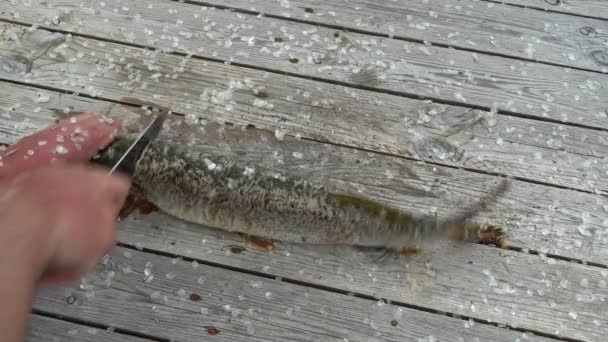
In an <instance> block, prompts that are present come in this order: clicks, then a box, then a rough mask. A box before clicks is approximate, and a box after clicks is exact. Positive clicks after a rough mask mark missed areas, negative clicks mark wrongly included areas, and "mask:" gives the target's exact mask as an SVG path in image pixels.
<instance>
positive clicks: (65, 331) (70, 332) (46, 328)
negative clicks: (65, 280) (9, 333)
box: [25, 315, 153, 342]
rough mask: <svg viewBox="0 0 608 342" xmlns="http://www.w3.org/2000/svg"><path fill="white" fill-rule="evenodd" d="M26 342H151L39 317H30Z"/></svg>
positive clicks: (93, 327)
mask: <svg viewBox="0 0 608 342" xmlns="http://www.w3.org/2000/svg"><path fill="white" fill-rule="evenodd" d="M25 340H26V341H27V342H48V341H53V342H70V341H82V342H101V341H104V342H105V341H107V342H119V341H120V342H122V341H128V342H150V341H153V340H150V339H146V338H141V337H135V336H131V335H127V334H123V333H117V332H116V329H114V328H111V327H108V328H105V327H104V328H102V327H99V326H98V325H95V326H87V325H84V324H77V323H71V322H66V321H64V320H60V319H56V318H50V317H45V316H40V315H32V317H31V319H30V329H29V331H28V335H27V336H26V339H25Z"/></svg>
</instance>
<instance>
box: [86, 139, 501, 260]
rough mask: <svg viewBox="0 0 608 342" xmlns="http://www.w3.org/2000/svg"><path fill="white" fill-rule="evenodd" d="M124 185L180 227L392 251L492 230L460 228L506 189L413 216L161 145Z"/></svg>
mask: <svg viewBox="0 0 608 342" xmlns="http://www.w3.org/2000/svg"><path fill="white" fill-rule="evenodd" d="M134 139H135V138H134V137H130V136H128V137H121V138H118V139H117V140H115V141H114V142H113V143H112V144H111V145H110V146H109V147H108V148H107V149H106V150H104V151H103V152H102V153H101V155H100V158H99V159H98V160H97V162H98V163H102V164H104V165H113V164H114V163H115V162H116V161H117V160H118V159H119V158H120V157H121V156H122V155H123V154H124V153H125V151H126V150H127V148H128V147H129V146H130V145H131V144H132V143H133V141H134ZM132 183H133V188H134V190H135V192H136V193H138V194H139V195H140V196H143V197H144V198H145V199H146V200H147V201H149V202H151V203H153V204H154V205H156V206H157V207H158V208H159V209H160V210H162V211H164V212H166V213H167V214H169V215H172V216H174V217H177V218H179V219H182V220H184V221H188V222H192V223H196V224H201V225H206V226H209V227H213V228H218V229H223V230H227V231H230V232H238V233H243V234H246V235H250V236H254V237H258V238H263V239H269V240H279V241H285V242H295V243H309V244H345V245H354V246H363V247H382V248H386V249H394V250H401V249H403V248H414V247H415V246H418V245H419V243H421V242H424V241H427V240H431V239H444V238H451V239H458V240H475V239H477V238H479V237H480V236H481V235H480V234H482V233H483V232H484V231H487V230H488V229H494V228H493V227H491V226H490V227H485V226H480V225H479V224H476V223H471V222H468V221H469V220H470V219H471V218H472V217H474V216H475V215H476V214H477V213H478V212H479V211H480V210H481V208H482V206H483V205H484V204H487V202H490V201H492V200H493V199H495V198H496V197H497V196H499V195H501V194H503V193H504V192H505V191H506V190H507V188H508V185H509V182H508V181H507V180H504V181H503V182H502V184H501V185H499V186H498V188H497V189H496V191H495V193H494V194H492V195H491V196H488V198H485V199H481V200H480V201H478V202H476V203H474V204H472V205H471V206H469V207H468V208H466V209H465V210H464V213H462V214H459V215H456V216H455V217H451V218H444V219H442V218H438V217H431V216H416V215H414V214H412V213H407V212H404V211H399V210H397V209H393V208H390V207H387V206H384V205H382V204H380V203H377V202H374V201H371V200H367V199H365V198H360V197H355V196H350V195H345V194H340V193H338V192H335V191H330V190H328V189H326V188H324V187H320V186H316V185H313V184H312V183H311V182H309V181H307V180H305V179H301V178H284V177H279V176H277V175H276V173H275V172H271V171H270V170H266V169H261V168H255V169H252V168H250V165H244V164H240V163H239V162H238V161H236V160H232V159H227V158H226V157H222V156H212V155H201V154H193V153H188V151H186V150H185V148H183V147H181V146H178V145H173V144H169V143H167V142H166V141H162V140H155V141H153V142H152V143H150V144H149V145H148V146H147V147H146V148H145V150H144V151H143V154H141V156H140V158H139V160H138V161H137V163H136V166H135V172H134V174H133V175H132ZM496 231H497V232H500V230H496Z"/></svg>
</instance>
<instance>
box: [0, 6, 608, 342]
mask: <svg viewBox="0 0 608 342" xmlns="http://www.w3.org/2000/svg"><path fill="white" fill-rule="evenodd" d="M505 2H507V3H508V4H498V3H496V2H492V1H459V2H457V3H456V2H449V1H440V0H429V1H387V2H382V3H376V2H371V1H363V0H349V1H338V0H332V1H323V2H321V1H301V0H294V1H270V0H255V1H246V0H227V1H222V2H219V1H217V2H216V1H214V0H209V1H205V2H202V1H198V0H197V1H190V2H187V3H184V2H173V1H165V0H152V1H149V2H146V4H145V5H144V4H143V3H142V2H139V1H134V0H124V1H116V0H107V1H104V2H80V1H70V2H69V1H56V0H52V1H38V0H33V1H27V2H13V1H8V0H5V1H0V20H4V21H6V22H5V23H3V24H1V26H0V79H1V81H0V143H2V144H11V143H14V142H15V141H17V140H18V139H20V138H21V137H23V136H25V135H28V134H31V133H33V132H35V131H37V130H38V129H40V128H42V127H44V126H46V125H49V124H51V123H52V122H53V121H54V120H56V119H57V118H60V117H65V116H69V115H72V114H74V113H76V112H79V111H84V110H86V111H94V112H99V113H103V114H106V115H109V116H112V117H116V118H120V119H121V120H123V121H124V123H125V125H126V126H127V127H128V128H129V129H137V128H140V127H142V125H144V124H145V123H146V122H147V120H148V118H149V117H148V116H147V115H145V114H144V112H143V110H141V109H140V108H139V106H140V105H141V104H142V103H143V102H154V103H156V104H159V105H162V106H166V107H170V108H171V109H173V110H174V111H175V112H176V113H177V114H176V115H174V116H173V117H172V118H171V120H170V122H169V123H168V124H167V126H166V130H165V131H164V132H163V135H162V139H165V141H167V143H175V144H181V145H183V146H187V148H188V149H190V150H191V152H192V153H214V154H221V155H225V156H230V157H232V158H237V159H239V160H242V161H244V162H247V163H252V164H256V165H258V164H259V165H264V166H266V167H269V168H272V169H275V170H277V171H279V172H281V173H284V174H294V175H299V176H304V177H309V178H311V179H313V180H314V181H315V182H318V183H321V184H324V185H331V186H333V187H336V188H337V189H340V190H341V191H344V192H352V193H359V194H363V195H365V196H367V197H369V198H372V199H374V200H377V201H380V202H382V203H386V204H389V205H392V206H395V207H398V208H401V209H403V210H411V211H416V212H421V213H431V212H436V213H437V215H450V214H451V213H454V212H455V211H457V210H458V208H460V207H462V206H463V204H464V203H471V202H473V201H475V200H476V199H478V198H479V197H480V196H482V195H483V194H485V193H487V192H488V191H490V190H491V189H492V188H493V187H494V186H496V184H497V181H498V179H497V177H496V176H495V174H502V175H509V176H513V177H515V180H514V181H513V187H512V189H511V191H510V192H509V193H507V194H506V195H505V196H504V198H501V199H499V201H498V203H497V204H496V206H495V207H493V208H489V209H488V210H486V211H485V212H483V213H482V215H481V218H480V219H481V220H483V221H487V222H491V223H493V224H496V225H499V226H501V227H504V228H505V229H506V230H507V232H508V243H509V244H508V249H498V248H494V247H491V246H485V245H479V244H463V243H450V242H441V241H439V242H434V243H429V244H428V245H426V246H424V248H423V252H422V254H420V255H418V256H412V257H401V258H395V257H390V256H389V257H385V258H382V256H383V252H382V251H379V250H366V249H355V248H347V247H334V246H327V247H319V246H309V245H295V244H285V243H281V242H277V243H276V246H277V250H276V251H274V252H271V253H269V252H266V251H263V250H260V248H259V247H256V246H255V245H254V244H252V242H251V241H249V240H248V239H247V238H245V237H242V236H240V235H236V234H228V233H225V232H223V231H221V230H217V229H211V228H207V227H202V226H197V225H194V224H188V223H185V222H182V221H179V220H177V219H174V218H171V217H169V216H167V215H165V214H163V213H160V212H153V213H151V214H147V215H141V214H133V215H131V216H130V217H128V218H127V219H125V220H123V221H122V222H121V223H120V230H119V241H120V246H119V247H117V248H115V249H114V250H113V251H112V252H111V253H110V256H109V257H108V258H106V259H104V260H103V261H102V262H101V263H100V265H99V267H98V270H97V271H96V272H94V273H93V274H91V275H89V276H87V277H86V278H85V279H83V281H82V282H80V283H77V284H73V285H72V286H68V287H66V288H50V289H43V290H42V292H41V293H40V294H39V295H38V296H37V298H36V302H35V305H34V309H35V311H34V312H35V314H34V316H32V321H31V328H30V336H29V337H28V338H30V339H29V340H32V341H42V340H53V339H56V340H62V341H63V340H65V341H71V340H79V341H80V340H85V341H97V340H129V341H130V340H133V341H144V340H156V341H169V340H171V341H195V340H196V341H199V340H201V339H202V340H212V339H216V340H220V341H284V340H296V341H603V339H605V336H607V334H608V315H607V314H606V313H605V311H606V310H605V303H606V301H607V300H608V285H607V282H608V264H607V263H606V261H605V260H606V257H608V220H606V214H607V213H608V200H607V199H606V197H605V196H606V192H607V189H608V187H607V184H606V181H605V179H606V176H607V175H608V168H607V165H606V149H607V148H608V147H607V145H608V134H607V133H606V128H608V107H607V105H606V104H607V102H606V101H605V100H604V99H606V98H608V96H607V95H608V75H607V74H606V71H607V70H606V66H604V65H603V64H602V63H601V61H602V60H603V59H602V58H603V57H602V56H603V55H602V54H604V53H606V54H608V52H607V50H606V45H605V44H606V29H605V27H606V23H608V21H606V20H604V19H605V17H606V16H605V15H604V14H603V13H602V9H603V7H602V6H604V4H603V3H601V2H594V1H591V2H589V3H588V4H589V6H585V3H584V2H581V1H576V0H570V1H562V2H563V3H564V4H563V5H561V6H559V8H558V9H555V8H552V9H549V10H548V11H543V10H540V8H543V7H544V5H542V4H541V5H538V3H545V2H543V1H540V0H538V1H536V0H529V1H528V0H521V1H519V0H510V1H505ZM524 6H528V7H533V8H523V7H524ZM225 8H229V9H230V11H225V10H224V9H225ZM259 12H263V13H264V15H263V16H260V15H259ZM593 12H595V14H592V15H590V14H589V13H593ZM410 16H411V17H410ZM404 18H405V19H404ZM34 24H35V25H39V26H41V27H42V28H44V29H46V30H50V31H43V30H39V29H38V30H37V29H36V27H33V28H32V25H34ZM582 28H584V29H583V30H581V29H582ZM591 28H592V29H591ZM56 30H59V31H58V32H54V31H56ZM488 30H491V33H488ZM53 32H54V33H53ZM456 33H458V34H456ZM490 36H491V37H492V38H490ZM423 41H426V42H430V43H432V44H433V45H430V44H424V43H423ZM530 44H531V45H530ZM151 49H162V50H164V51H165V53H161V52H160V51H153V50H151ZM594 51H599V52H597V53H595V52H594ZM188 54H191V55H192V58H190V55H188ZM598 56H599V57H598ZM594 58H595V59H594ZM533 61H536V62H533ZM598 61H600V63H598ZM607 64H608V63H607ZM419 97H424V98H419ZM510 101H511V103H510ZM194 118H196V119H197V120H202V122H200V123H196V124H192V123H191V121H192V120H194ZM223 123H226V124H223ZM248 125H249V126H248ZM283 133H286V134H287V135H286V136H285V137H284V138H282V139H280V140H279V139H277V138H276V136H279V137H280V136H282V135H283ZM178 257H179V258H180V259H176V258H178ZM148 263H149V265H151V266H150V267H151V268H150V270H151V271H145V269H146V268H147V266H146V264H148ZM149 272H151V274H152V275H153V277H154V278H153V279H150V277H149V274H148V273H149ZM146 274H148V275H146ZM192 293H195V294H196V296H194V297H191V295H192ZM199 296H200V298H199ZM199 299H200V300H199ZM38 314H41V315H43V316H40V315H38ZM108 328H110V330H115V332H114V333H112V334H110V335H108V336H106V335H105V334H107V329H108ZM94 329H97V330H94ZM92 332H96V333H92ZM100 334H101V335H100ZM535 335H537V336H535Z"/></svg>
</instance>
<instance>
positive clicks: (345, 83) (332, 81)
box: [0, 0, 608, 132]
mask: <svg viewBox="0 0 608 342" xmlns="http://www.w3.org/2000/svg"><path fill="white" fill-rule="evenodd" d="M163 1H168V2H175V3H186V4H187V5H190V6H199V7H200V6H201V3H200V2H198V1H180V0H163ZM218 6H219V7H218ZM204 7H209V8H217V9H223V7H222V6H220V5H211V4H209V5H208V6H207V5H205V6H204ZM243 11H244V12H242V13H243V14H248V15H254V14H256V13H258V12H253V11H247V10H243ZM234 12H236V13H241V12H239V11H236V10H235V11H234ZM264 16H266V17H268V18H272V19H278V20H290V21H293V22H296V23H301V24H306V25H315V26H319V27H325V28H333V29H339V30H344V28H342V27H335V26H332V25H329V24H319V23H316V22H306V21H305V20H304V21H303V22H300V21H297V19H294V18H285V17H281V16H270V15H267V14H265V15H264ZM0 22H5V23H10V24H15V25H19V26H24V27H31V25H32V23H29V22H24V21H20V20H13V19H8V18H0ZM40 27H41V28H43V29H45V30H48V31H50V32H57V33H62V34H70V35H73V36H78V37H83V38H87V39H92V40H97V41H103V42H108V43H112V44H119V45H123V46H129V47H133V48H138V49H145V50H149V51H163V52H164V53H167V54H170V55H174V56H180V57H186V56H187V53H185V52H179V51H165V49H163V48H157V47H152V46H149V45H142V44H137V43H133V42H126V41H123V40H116V39H112V38H107V37H103V36H100V35H93V34H91V33H80V32H74V31H70V30H63V29H61V28H54V27H50V26H47V25H43V26H40ZM346 31H349V32H354V33H360V34H371V33H368V32H357V31H356V30H346ZM376 36H379V37H380V36H381V37H384V38H388V36H386V35H380V34H378V33H376ZM412 42H415V43H416V44H419V45H421V46H424V43H423V41H421V40H412ZM433 46H435V47H439V48H446V47H445V46H440V45H438V44H433ZM447 49H448V50H450V49H455V48H454V47H451V46H448V47H447ZM170 50H173V49H170ZM455 50H456V49H455ZM476 52H479V53H481V54H486V55H488V56H494V55H493V54H492V52H487V51H476ZM496 57H501V58H508V59H510V60H514V61H526V62H529V63H533V64H537V65H543V64H544V65H550V64H547V63H543V62H540V61H537V60H525V59H521V58H515V57H511V56H496ZM191 58H194V59H199V60H204V61H209V62H214V63H222V64H225V63H226V62H227V60H225V59H221V58H214V57H210V56H203V55H200V54H193V55H192V56H191ZM230 64H231V65H234V66H237V67H243V68H248V69H251V70H257V71H264V72H269V73H273V74H277V75H287V76H291V77H297V78H301V79H306V80H312V81H318V82H323V83H327V84H332V85H339V86H345V87H349V88H353V89H360V90H367V91H373V92H377V93H383V94H390V95H396V96H401V97H405V98H410V99H419V100H425V99H428V100H431V101H433V102H436V103H438V104H445V105H454V106H464V107H467V108H473V109H479V110H484V111H489V110H491V106H488V105H483V104H479V103H477V104H474V103H464V102H462V101H458V100H450V99H445V98H441V97H437V96H433V95H432V94H421V93H419V94H416V93H412V92H407V91H403V90H395V89H389V88H388V87H375V86H368V85H364V84H356V83H354V82H348V81H344V80H339V79H331V78H325V77H318V76H313V75H307V74H301V73H298V72H293V71H288V70H277V69H273V68H269V67H265V66H262V65H254V64H250V63H243V62H230ZM551 66H554V67H563V68H568V69H572V70H579V69H580V68H576V67H573V66H568V65H561V64H560V65H551ZM579 71H583V72H591V73H592V74H594V73H595V74H598V75H602V76H603V75H605V73H602V72H599V71H593V70H587V69H580V70H579ZM553 111H558V109H553ZM498 114H501V115H507V116H513V117H519V118H525V119H533V120H538V121H542V122H549V123H556V124H562V125H565V126H572V127H578V128H585V129H593V130H597V131H602V132H606V131H608V128H607V127H602V126H601V125H599V126H594V125H592V124H589V123H579V122H571V121H565V120H560V119H559V118H551V117H545V116H541V115H537V114H532V113H521V112H517V111H511V110H508V109H504V108H499V109H498ZM586 114H588V113H586Z"/></svg>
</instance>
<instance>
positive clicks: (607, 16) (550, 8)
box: [171, 0, 608, 21]
mask: <svg viewBox="0 0 608 342" xmlns="http://www.w3.org/2000/svg"><path fill="white" fill-rule="evenodd" d="M171 1H175V0H171ZM177 1H179V0H177ZM481 1H484V2H490V3H495V4H501V5H509V6H513V7H519V8H529V9H534V10H538V11H542V12H548V13H557V14H565V15H571V16H574V17H581V18H587V19H597V20H606V21H608V5H605V10H606V13H602V14H604V16H599V15H592V14H586V13H583V11H572V10H570V11H569V10H559V9H556V8H560V7H561V6H562V5H563V4H562V3H561V0H553V1H555V2H556V4H555V5H552V4H549V3H548V2H547V1H546V0H545V6H544V7H542V6H540V5H537V4H536V3H535V2H532V1H534V0H532V1H530V0H527V1H526V0H524V3H517V2H514V1H513V0H502V1H501V0H481ZM520 1H521V0H520ZM584 1H585V0H578V1H577V2H579V3H582V4H583V5H582V6H585V5H586V4H585V3H584ZM586 1H589V0H586ZM536 2H538V0H536ZM579 6H580V5H579Z"/></svg>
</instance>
